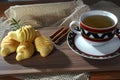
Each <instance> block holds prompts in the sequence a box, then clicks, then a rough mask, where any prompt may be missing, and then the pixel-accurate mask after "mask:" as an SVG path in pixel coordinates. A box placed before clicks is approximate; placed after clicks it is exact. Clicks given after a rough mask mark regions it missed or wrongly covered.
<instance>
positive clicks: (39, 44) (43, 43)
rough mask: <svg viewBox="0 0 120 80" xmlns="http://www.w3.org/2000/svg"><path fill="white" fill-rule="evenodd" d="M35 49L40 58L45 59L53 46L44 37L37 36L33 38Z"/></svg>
mask: <svg viewBox="0 0 120 80" xmlns="http://www.w3.org/2000/svg"><path fill="white" fill-rule="evenodd" d="M35 47H36V50H37V51H38V52H40V55H41V56H42V57H46V56H48V55H49V54H50V52H51V51H52V50H53V47H54V46H53V44H52V42H51V40H50V39H49V38H47V37H46V36H43V35H41V36H39V37H36V38H35Z"/></svg>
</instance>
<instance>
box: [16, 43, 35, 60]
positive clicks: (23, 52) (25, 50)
mask: <svg viewBox="0 0 120 80" xmlns="http://www.w3.org/2000/svg"><path fill="white" fill-rule="evenodd" d="M34 51H35V49H34V45H33V44H32V43H31V42H27V41H26V42H22V43H20V45H19V46H18V47H17V50H16V52H17V55H16V60H17V61H21V60H24V59H28V58H31V57H32V55H33V53H34Z"/></svg>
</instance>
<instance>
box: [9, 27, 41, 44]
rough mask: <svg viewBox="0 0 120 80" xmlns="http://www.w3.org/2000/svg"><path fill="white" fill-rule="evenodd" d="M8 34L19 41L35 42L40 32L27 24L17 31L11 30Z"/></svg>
mask: <svg viewBox="0 0 120 80" xmlns="http://www.w3.org/2000/svg"><path fill="white" fill-rule="evenodd" d="M8 35H9V36H10V37H11V38H12V39H14V40H16V41H18V42H25V41H29V42H34V39H35V38H36V37H37V36H40V32H39V31H37V30H35V29H34V28H33V27H32V26H30V25H26V26H23V27H21V28H20V29H18V30H16V31H11V32H9V33H8Z"/></svg>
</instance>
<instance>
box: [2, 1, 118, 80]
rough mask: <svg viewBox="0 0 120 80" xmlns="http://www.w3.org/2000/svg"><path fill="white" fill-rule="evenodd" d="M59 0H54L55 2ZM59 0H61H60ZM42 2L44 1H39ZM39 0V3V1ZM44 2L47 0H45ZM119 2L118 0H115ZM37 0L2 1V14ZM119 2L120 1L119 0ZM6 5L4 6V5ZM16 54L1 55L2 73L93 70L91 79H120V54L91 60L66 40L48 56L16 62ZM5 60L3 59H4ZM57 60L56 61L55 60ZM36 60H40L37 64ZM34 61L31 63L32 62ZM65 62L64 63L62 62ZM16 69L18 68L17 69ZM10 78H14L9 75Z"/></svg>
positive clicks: (54, 29)
mask: <svg viewBox="0 0 120 80" xmlns="http://www.w3.org/2000/svg"><path fill="white" fill-rule="evenodd" d="M54 1H55V2H56V1H57V0H53V2H54ZM58 1H59V0H58ZM63 1H64V0H63ZM84 1H85V3H87V4H89V5H91V4H93V2H97V0H91V2H88V1H86V0H84ZM38 2H39V3H41V2H42V1H38ZM38 2H37V3H38ZM43 2H47V0H44V1H43ZM114 2H117V0H114ZM30 3H36V2H32V1H31V2H13V3H8V2H1V3H0V11H1V13H0V15H1V16H3V15H4V14H3V12H4V10H6V9H7V8H8V7H9V6H11V5H15V4H30ZM117 3H118V2H117ZM3 6H4V7H3ZM40 31H41V32H42V33H43V34H45V35H49V33H52V32H54V31H56V28H43V29H42V30H40ZM14 57H15V55H11V56H9V57H8V58H5V59H3V58H2V57H0V60H1V61H0V62H1V64H3V66H2V67H1V66H0V75H9V74H11V73H12V74H22V73H32V72H34V73H36V72H40V73H53V72H61V73H62V72H66V71H70V72H84V71H85V72H91V76H90V78H91V80H102V79H101V78H103V77H104V78H105V79H106V80H107V79H109V80H110V79H120V72H119V71H120V56H119V57H116V58H113V59H110V60H91V59H86V58H83V57H80V56H78V55H77V54H74V53H73V52H72V50H71V49H70V48H69V47H68V46H67V43H66V42H64V43H63V44H61V45H56V49H55V50H54V52H53V54H51V55H50V56H49V57H48V58H46V59H43V58H41V57H40V56H38V55H36V56H34V57H33V58H32V59H29V60H27V61H23V62H19V63H18V62H16V61H15V60H14ZM2 60H3V61H2ZM54 60H56V61H54ZM36 61H37V62H39V63H37V64H36ZM30 62H31V63H34V64H33V65H31V63H30ZM62 62H63V63H62ZM16 67H17V68H16ZM15 69H16V70H15ZM19 71H20V72H19ZM8 78H11V80H12V78H13V77H10V76H8ZM8 78H6V77H1V79H6V80H7V79H8ZM14 80H15V78H14Z"/></svg>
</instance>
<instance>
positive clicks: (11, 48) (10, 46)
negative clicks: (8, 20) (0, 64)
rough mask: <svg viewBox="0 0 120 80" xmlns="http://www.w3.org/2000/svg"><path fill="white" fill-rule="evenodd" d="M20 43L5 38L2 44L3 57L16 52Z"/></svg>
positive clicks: (7, 37)
mask: <svg viewBox="0 0 120 80" xmlns="http://www.w3.org/2000/svg"><path fill="white" fill-rule="evenodd" d="M18 45H19V42H17V41H15V40H13V39H11V38H10V37H9V36H5V37H4V38H3V40H2V42H1V55H2V56H4V57H5V56H7V55H9V54H11V53H13V52H15V51H16V49H17V47H18Z"/></svg>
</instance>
